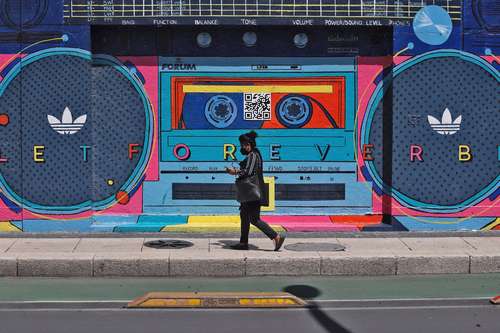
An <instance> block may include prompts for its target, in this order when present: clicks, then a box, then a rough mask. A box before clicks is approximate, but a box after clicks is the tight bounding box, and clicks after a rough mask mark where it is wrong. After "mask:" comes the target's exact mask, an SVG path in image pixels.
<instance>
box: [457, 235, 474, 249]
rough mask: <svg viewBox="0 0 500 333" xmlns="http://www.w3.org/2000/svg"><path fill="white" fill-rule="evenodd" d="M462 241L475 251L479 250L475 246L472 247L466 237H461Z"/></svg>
mask: <svg viewBox="0 0 500 333" xmlns="http://www.w3.org/2000/svg"><path fill="white" fill-rule="evenodd" d="M460 239H461V240H463V241H464V242H465V243H467V244H468V245H469V246H471V247H472V248H473V249H474V250H477V247H475V246H474V245H472V244H471V243H469V242H468V241H467V240H466V239H465V237H460Z"/></svg>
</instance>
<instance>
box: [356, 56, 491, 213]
mask: <svg viewBox="0 0 500 333" xmlns="http://www.w3.org/2000/svg"><path fill="white" fill-rule="evenodd" d="M439 57H459V58H460V59H462V60H466V61H469V62H471V63H473V64H476V65H478V66H481V67H482V68H483V69H484V70H486V71H487V72H489V73H490V74H491V75H493V76H494V77H495V78H496V79H497V81H499V82H500V74H499V73H498V70H496V69H495V68H494V67H493V66H492V65H491V64H490V63H488V62H487V61H486V60H484V59H482V58H480V57H478V56H475V55H473V54H470V53H466V52H462V51H458V50H447V49H444V50H437V51H432V52H428V53H425V54H422V55H420V56H417V57H414V58H412V59H410V60H408V61H405V62H403V63H401V64H400V65H398V66H396V67H395V68H394V70H393V75H392V79H394V78H395V77H396V76H398V75H399V74H401V73H402V72H404V71H405V70H406V69H408V68H410V67H412V66H414V65H416V64H418V63H421V62H422V61H425V60H428V59H432V58H439ZM386 84H387V81H386V82H385V83H384V82H383V81H381V82H380V83H379V84H378V86H377V88H376V89H375V91H374V93H373V95H372V97H371V98H370V101H369V102H368V106H367V111H366V114H365V117H364V119H363V122H362V124H361V131H360V132H361V134H360V140H359V141H360V142H359V143H360V145H359V147H362V146H363V145H364V144H368V143H369V135H370V129H371V123H372V120H373V116H374V114H375V111H376V109H377V105H378V104H379V102H380V101H381V100H382V98H383V95H384V89H383V88H384V86H385V85H386ZM364 162H365V166H366V170H367V171H368V173H369V175H370V177H371V179H372V180H373V182H374V183H375V184H376V185H377V186H378V187H379V188H380V189H384V188H386V186H385V184H384V182H383V181H382V178H381V177H380V175H379V174H378V173H377V170H376V169H375V166H374V163H373V162H371V161H364ZM499 184H500V175H498V176H497V177H496V178H495V179H494V180H493V181H492V182H491V183H490V184H489V185H488V186H486V187H485V188H484V189H483V190H482V191H480V192H478V193H477V194H476V195H474V196H472V197H471V198H469V199H467V200H465V201H464V202H461V203H459V204H457V205H452V206H444V205H434V204H428V203H424V202H420V201H417V200H414V199H412V198H410V197H408V196H406V195H404V194H402V193H401V192H399V191H398V190H396V189H394V188H392V189H391V194H392V197H393V198H394V199H396V200H397V201H398V202H400V203H401V204H402V205H403V206H406V207H408V208H412V209H417V210H420V211H423V212H429V213H456V212H460V211H462V210H464V209H467V208H470V207H472V206H474V205H476V204H478V203H479V202H481V201H483V200H484V199H486V198H487V197H489V196H490V195H491V194H493V193H494V192H495V191H496V190H498V188H499Z"/></svg>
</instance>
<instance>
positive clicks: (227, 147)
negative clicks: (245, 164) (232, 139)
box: [223, 143, 236, 161]
mask: <svg viewBox="0 0 500 333" xmlns="http://www.w3.org/2000/svg"><path fill="white" fill-rule="evenodd" d="M235 152H236V146H235V145H233V144H232V143H225V144H224V157H223V159H224V161H227V160H228V159H229V158H231V159H232V160H233V161H236V156H234V153H235Z"/></svg>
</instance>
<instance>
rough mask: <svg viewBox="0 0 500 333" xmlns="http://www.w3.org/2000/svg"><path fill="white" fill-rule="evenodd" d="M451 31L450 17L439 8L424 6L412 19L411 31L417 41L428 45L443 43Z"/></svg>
mask: <svg viewBox="0 0 500 333" xmlns="http://www.w3.org/2000/svg"><path fill="white" fill-rule="evenodd" d="M452 30H453V24H452V22H451V17H450V15H449V14H448V12H447V11H446V10H444V9H443V8H442V7H440V6H436V5H431V6H425V7H423V8H422V9H420V10H419V11H418V13H417V14H416V15H415V17H414V18H413V31H414V32H415V34H416V35H417V37H418V39H420V40H421V41H422V42H424V43H426V44H429V45H441V44H443V43H445V42H446V41H447V40H448V38H449V37H450V35H451V31H452Z"/></svg>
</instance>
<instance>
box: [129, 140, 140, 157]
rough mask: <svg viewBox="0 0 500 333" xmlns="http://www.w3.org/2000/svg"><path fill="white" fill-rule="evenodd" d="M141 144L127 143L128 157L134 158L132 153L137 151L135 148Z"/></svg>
mask: <svg viewBox="0 0 500 333" xmlns="http://www.w3.org/2000/svg"><path fill="white" fill-rule="evenodd" d="M140 146H141V145H140V144H138V143H129V144H128V159H129V160H132V159H133V158H134V154H137V153H139V150H137V149H136V148H138V147H140Z"/></svg>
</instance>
